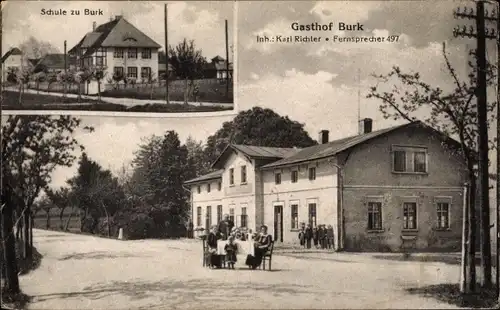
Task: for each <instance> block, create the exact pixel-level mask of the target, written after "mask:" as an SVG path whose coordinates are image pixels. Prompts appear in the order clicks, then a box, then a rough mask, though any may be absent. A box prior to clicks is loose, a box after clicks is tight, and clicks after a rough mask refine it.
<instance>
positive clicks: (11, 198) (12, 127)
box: [1, 115, 83, 291]
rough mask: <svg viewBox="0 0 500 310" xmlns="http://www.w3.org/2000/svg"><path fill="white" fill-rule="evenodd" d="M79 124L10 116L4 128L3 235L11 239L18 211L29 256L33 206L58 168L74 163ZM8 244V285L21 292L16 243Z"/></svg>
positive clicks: (68, 118) (61, 119) (73, 120)
mask: <svg viewBox="0 0 500 310" xmlns="http://www.w3.org/2000/svg"><path fill="white" fill-rule="evenodd" d="M79 124H80V120H79V119H77V118H73V117H71V116H60V117H51V116H48V115H29V116H27V115H23V116H19V115H16V116H9V117H8V119H7V120H6V121H5V123H4V125H3V126H2V165H1V168H2V198H3V199H2V201H3V202H6V205H5V207H4V208H3V209H2V219H3V221H2V231H3V234H4V238H5V237H7V236H9V239H11V238H10V235H11V234H12V223H13V221H14V218H13V213H14V211H15V210H16V209H17V210H18V212H17V214H18V216H22V217H23V218H24V221H23V222H22V223H23V230H24V236H25V240H24V254H25V255H26V256H30V255H31V247H30V244H31V240H28V239H29V236H30V235H31V233H30V232H29V231H28V230H29V229H30V226H31V225H30V224H31V220H30V217H31V216H32V212H31V208H32V206H33V203H34V201H35V199H36V198H37V197H38V196H39V194H40V191H41V190H42V189H43V188H45V187H47V184H48V183H49V182H50V181H51V174H52V172H53V171H54V170H55V168H56V167H58V166H70V165H71V164H72V162H73V160H74V159H75V157H74V155H73V153H74V151H75V148H76V147H78V146H80V145H79V144H78V142H77V141H76V140H75V139H74V138H73V137H72V135H71V134H72V133H73V132H74V130H75V129H76V128H77V127H78V126H79ZM80 148H83V147H82V146H80ZM4 240H5V239H4ZM5 242H6V243H5V251H4V258H5V260H6V262H7V269H8V271H7V278H8V279H7V281H8V282H9V287H12V288H13V290H14V291H19V288H18V286H19V285H18V284H17V285H16V283H17V282H18V280H17V266H16V260H15V251H16V249H15V243H13V242H12V243H11V242H10V241H8V242H7V241H5ZM12 257H14V259H13V260H12ZM14 276H15V278H16V279H14V278H13V277H14Z"/></svg>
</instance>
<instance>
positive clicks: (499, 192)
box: [492, 0, 500, 303]
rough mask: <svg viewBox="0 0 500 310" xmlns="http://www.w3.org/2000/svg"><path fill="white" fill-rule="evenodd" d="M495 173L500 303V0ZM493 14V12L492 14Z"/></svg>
mask: <svg viewBox="0 0 500 310" xmlns="http://www.w3.org/2000/svg"><path fill="white" fill-rule="evenodd" d="M497 3H498V6H497V142H496V149H497V169H496V170H497V174H496V177H497V179H496V209H495V211H496V212H495V213H496V217H497V219H496V223H495V227H496V235H497V236H496V255H497V263H496V282H495V283H496V287H497V299H498V302H499V303H500V272H499V266H500V244H499V241H500V226H499V223H500V0H497ZM492 15H493V14H492Z"/></svg>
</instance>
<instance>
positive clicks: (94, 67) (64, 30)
mask: <svg viewBox="0 0 500 310" xmlns="http://www.w3.org/2000/svg"><path fill="white" fill-rule="evenodd" d="M2 6H3V20H2V28H3V36H2V53H1V54H2V92H3V100H2V108H3V109H4V110H66V111H68V110H70V111H78V110H82V111H107V112H149V113H151V112H162V113H173V112H209V111H212V112H213V111H224V110H232V109H233V108H234V96H233V81H234V80H233V54H234V53H233V50H234V38H233V34H234V25H233V24H234V23H233V22H234V17H233V15H234V3H233V2H230V1H227V2H215V3H211V2H189V4H188V3H184V2H172V3H171V4H169V5H168V6H167V5H166V3H164V2H138V1H137V2H122V1H114V2H113V1H111V2H110V1H99V2H95V1H67V2H62V1H43V2H34V1H8V2H6V3H4V4H2ZM199 12H203V14H199ZM166 47H167V48H166Z"/></svg>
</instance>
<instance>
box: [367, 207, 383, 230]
mask: <svg viewBox="0 0 500 310" xmlns="http://www.w3.org/2000/svg"><path fill="white" fill-rule="evenodd" d="M380 229H382V203H381V202H369V203H368V230H380Z"/></svg>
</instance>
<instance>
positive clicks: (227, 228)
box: [218, 214, 234, 240]
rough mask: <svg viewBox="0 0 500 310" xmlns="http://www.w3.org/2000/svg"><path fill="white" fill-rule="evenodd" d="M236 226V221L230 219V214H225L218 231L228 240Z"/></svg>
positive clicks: (223, 238)
mask: <svg viewBox="0 0 500 310" xmlns="http://www.w3.org/2000/svg"><path fill="white" fill-rule="evenodd" d="M233 227H234V222H233V221H231V220H230V219H229V215H227V214H224V219H223V220H222V221H221V222H220V223H219V227H218V231H219V233H220V234H221V236H222V240H227V238H228V237H229V235H230V234H231V230H232V229H233Z"/></svg>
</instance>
